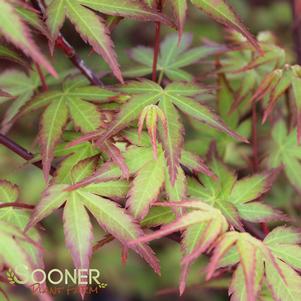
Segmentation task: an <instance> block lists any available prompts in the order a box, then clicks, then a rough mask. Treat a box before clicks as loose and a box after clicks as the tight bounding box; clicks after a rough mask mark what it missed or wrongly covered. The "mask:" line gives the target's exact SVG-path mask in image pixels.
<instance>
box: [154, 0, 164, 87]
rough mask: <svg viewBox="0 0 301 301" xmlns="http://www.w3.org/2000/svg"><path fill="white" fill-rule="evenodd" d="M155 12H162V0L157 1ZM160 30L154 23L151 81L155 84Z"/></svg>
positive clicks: (157, 23) (159, 24)
mask: <svg viewBox="0 0 301 301" xmlns="http://www.w3.org/2000/svg"><path fill="white" fill-rule="evenodd" d="M157 10H158V12H161V11H162V0H157ZM160 30H161V23H160V22H156V33H155V45H154V56H153V72H152V80H153V81H154V82H155V81H156V78H157V64H158V57H159V50H160Z"/></svg>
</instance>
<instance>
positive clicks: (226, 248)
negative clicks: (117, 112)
mask: <svg viewBox="0 0 301 301" xmlns="http://www.w3.org/2000/svg"><path fill="white" fill-rule="evenodd" d="M299 244H300V233H299V232H298V231H297V230H295V229H293V228H286V227H278V228H275V229H274V230H273V231H272V232H270V233H269V234H268V235H267V236H266V238H265V239H264V240H263V241H260V240H258V239H256V238H254V237H252V236H251V235H250V234H248V233H238V232H228V233H226V234H224V235H223V236H222V238H221V239H220V241H219V242H218V244H217V245H216V246H215V250H214V253H213V256H212V258H211V261H210V263H209V266H208V272H207V273H208V274H207V279H210V278H211V277H212V275H213V273H214V271H215V269H216V268H217V267H218V265H219V264H220V262H221V261H222V259H223V258H224V257H227V256H228V254H229V252H232V253H234V254H236V256H235V260H233V261H232V262H231V263H230V265H237V268H236V270H235V272H234V275H233V279H232V283H231V286H230V289H229V293H230V294H231V295H232V296H231V300H246V301H254V300H257V297H258V295H259V294H260V291H261V287H262V285H263V283H265V284H267V286H268V288H269V290H270V291H271V292H272V296H273V299H272V300H292V301H293V300H295V299H296V298H298V297H297V296H298V295H299V294H300V287H301V286H300V284H301V277H300V275H299V274H298V273H297V272H296V271H295V270H297V271H299V270H300V267H301V257H300V254H301V253H300V246H299ZM232 256H233V255H232ZM226 265H227V264H226ZM228 265H229V263H228ZM223 266H225V265H224V264H223Z"/></svg>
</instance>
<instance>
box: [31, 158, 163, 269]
mask: <svg viewBox="0 0 301 301" xmlns="http://www.w3.org/2000/svg"><path fill="white" fill-rule="evenodd" d="M95 163H96V161H95V158H93V157H92V158H88V159H85V160H82V161H80V162H79V163H78V164H77V165H75V166H74V167H73V169H72V179H73V181H75V182H76V181H80V180H81V179H83V178H86V177H87V176H89V175H90V174H91V173H92V172H93V170H94V168H95V166H96V165H95ZM69 183H70V184H71V183H73V182H69ZM111 183H112V184H113V185H114V183H115V185H118V184H119V181H113V182H111ZM121 183H122V182H121ZM67 187H68V185H65V184H53V185H51V186H49V187H48V188H47V189H46V190H45V193H44V195H43V196H42V199H41V201H40V202H39V204H38V205H37V206H36V208H35V211H34V213H33V215H32V217H31V220H30V222H29V223H28V225H27V229H29V228H31V227H32V226H34V225H35V224H37V223H38V222H39V221H41V220H42V219H44V218H45V217H47V216H48V215H50V214H51V213H52V212H53V211H54V210H56V209H58V208H59V207H61V206H62V205H63V204H65V205H64V213H63V217H64V232H65V239H66V245H67V247H68V248H69V250H70V252H71V255H72V258H73V261H74V264H75V266H76V267H77V268H87V267H88V266H89V261H90V257H91V250H92V240H93V239H92V238H93V233H92V229H91V222H90V219H89V216H88V212H87V210H88V211H89V212H90V213H91V214H92V215H93V216H94V217H95V218H96V220H97V222H98V223H99V225H100V226H101V227H102V228H103V229H104V230H105V231H107V232H108V233H110V234H112V235H113V236H114V237H115V238H116V239H118V240H119V241H120V242H121V243H122V245H123V246H124V247H131V246H129V245H128V242H129V241H130V240H133V239H136V238H138V237H139V236H141V235H142V234H143V232H142V230H141V229H140V228H139V226H138V225H137V224H136V223H135V222H134V220H133V219H132V217H130V215H128V213H127V212H126V210H125V209H122V208H120V207H119V206H118V205H117V204H116V203H114V202H112V201H110V200H109V199H105V198H103V197H102V196H101V195H102V192H103V195H104V196H106V197H109V198H110V197H111V196H116V191H113V190H111V193H110V192H109V190H107V189H106V187H102V186H101V185H100V186H99V187H98V186H97V185H94V184H93V185H91V186H86V187H84V188H80V189H77V190H75V191H72V192H67V191H66V188H67ZM90 188H91V190H90ZM120 195H124V192H123V190H121V191H120ZM132 249H133V250H134V251H135V252H137V253H138V254H139V255H140V256H142V257H143V258H144V259H145V260H146V261H147V262H148V263H149V264H150V265H151V267H152V268H153V269H154V270H155V272H157V273H159V271H160V269H159V264H158V261H157V259H156V257H155V256H154V253H153V251H152V250H151V249H150V248H149V247H148V246H147V245H146V244H139V245H137V246H134V247H132Z"/></svg>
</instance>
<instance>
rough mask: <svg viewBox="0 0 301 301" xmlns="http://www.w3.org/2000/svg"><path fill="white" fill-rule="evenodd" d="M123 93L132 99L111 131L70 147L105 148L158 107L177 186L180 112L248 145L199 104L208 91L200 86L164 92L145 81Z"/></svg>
mask: <svg viewBox="0 0 301 301" xmlns="http://www.w3.org/2000/svg"><path fill="white" fill-rule="evenodd" d="M119 90H120V91H121V92H124V93H127V94H129V95H131V98H130V100H129V101H128V102H127V103H125V104H124V105H123V106H122V107H121V109H120V111H119V113H118V114H117V115H116V117H115V118H114V120H113V121H112V123H111V124H110V126H109V127H108V128H107V130H106V131H96V132H91V133H88V134H87V135H84V136H83V137H81V138H79V139H76V140H74V141H73V142H72V143H70V146H72V145H76V144H79V143H81V142H84V141H87V140H96V143H99V144H101V143H103V142H104V141H105V140H106V139H108V138H111V137H112V136H114V135H116V134H117V133H118V132H119V131H120V130H122V129H124V128H126V127H128V126H129V125H130V124H131V123H132V122H133V121H135V120H137V119H138V117H139V115H140V114H141V112H142V111H143V109H144V108H145V107H146V106H148V105H153V104H158V106H159V108H160V109H161V110H162V112H163V114H164V116H165V119H166V129H163V128H162V130H161V131H159V137H160V140H161V142H162V145H163V150H164V154H165V157H166V159H167V162H168V168H169V174H170V177H171V182H172V184H173V183H174V182H175V179H176V175H177V172H178V169H179V168H178V167H179V158H180V156H181V151H182V148H183V139H184V137H183V132H184V127H183V125H182V122H181V118H180V114H179V111H181V112H183V113H184V114H186V115H188V116H190V117H192V118H194V119H195V120H197V121H199V122H202V123H204V124H206V125H208V126H210V127H212V128H215V129H217V130H219V131H221V132H225V133H226V134H228V135H230V136H232V137H234V138H236V139H238V140H239V141H244V142H247V140H246V139H245V138H244V137H242V136H240V135H238V134H236V133H235V132H233V131H231V130H230V129H229V128H228V127H227V126H226V125H225V124H224V122H223V121H222V120H221V119H220V118H219V116H217V115H216V114H215V113H213V112H212V111H211V110H210V109H209V108H208V107H206V106H205V105H203V104H201V103H200V102H199V101H197V100H195V98H196V96H197V95H199V94H202V93H203V92H205V91H206V89H204V88H202V87H200V86H199V85H196V84H193V83H191V84H188V83H182V82H174V83H171V84H169V85H167V86H166V87H165V89H163V88H162V87H161V86H159V85H158V84H156V83H154V82H151V81H148V80H142V81H133V82H129V83H128V84H127V85H124V86H122V87H121V88H120V89H119ZM166 133H167V135H166Z"/></svg>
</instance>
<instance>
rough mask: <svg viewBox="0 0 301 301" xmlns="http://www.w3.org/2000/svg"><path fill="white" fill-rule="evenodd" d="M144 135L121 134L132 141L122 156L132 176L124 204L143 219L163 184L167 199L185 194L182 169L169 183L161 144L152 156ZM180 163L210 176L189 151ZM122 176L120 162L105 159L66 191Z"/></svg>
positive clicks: (148, 142)
mask: <svg viewBox="0 0 301 301" xmlns="http://www.w3.org/2000/svg"><path fill="white" fill-rule="evenodd" d="M145 135H146V134H145V133H144V135H143V136H144V137H142V139H139V138H138V134H137V131H126V132H123V137H125V138H126V139H127V140H128V141H130V142H131V143H132V144H134V145H132V146H130V147H128V148H127V150H126V151H124V152H123V153H122V155H123V158H124V161H125V164H126V165H127V167H128V171H129V176H131V177H132V176H133V177H134V180H133V181H132V182H131V185H130V189H129V192H128V200H127V203H126V206H127V207H128V208H129V211H130V213H131V214H132V215H133V216H134V217H135V218H137V219H143V218H144V217H145V216H146V215H147V213H148V212H149V209H150V207H151V206H152V204H153V203H154V202H155V201H156V200H157V198H158V196H159V193H160V191H161V188H162V187H164V189H165V191H166V194H167V199H169V200H173V201H178V200H181V199H183V197H184V196H185V194H186V176H185V174H184V172H183V170H182V169H181V168H180V169H179V171H178V173H177V177H176V180H175V182H174V184H172V183H171V180H170V178H169V171H168V167H167V165H166V162H165V160H164V154H163V150H162V147H161V145H159V146H158V155H157V158H156V159H154V157H153V153H152V146H151V142H150V139H149V137H148V136H147V135H146V137H145ZM135 144H136V145H137V144H138V145H140V146H139V147H137V146H135ZM141 145H143V146H141ZM180 162H181V163H182V164H183V165H184V166H186V167H187V168H188V169H190V170H191V171H196V172H204V173H206V174H207V175H209V176H213V173H212V172H211V171H210V170H209V169H208V168H207V166H206V165H205V164H204V162H203V161H202V160H201V159H200V158H199V157H198V156H196V155H194V154H192V153H190V152H187V151H183V152H182V154H181V158H180ZM122 175H123V173H122V170H121V168H120V166H119V165H117V164H116V163H114V162H113V161H107V162H105V163H104V164H102V165H101V166H100V167H99V168H98V169H97V170H96V172H95V173H94V174H93V175H92V176H90V177H87V178H86V179H83V180H81V181H79V182H78V183H76V184H74V185H71V186H70V187H69V188H67V190H69V191H72V190H75V189H77V188H79V187H84V186H86V185H89V184H91V183H101V182H106V181H110V180H114V179H119V178H121V177H122Z"/></svg>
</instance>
